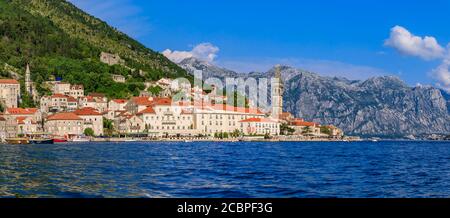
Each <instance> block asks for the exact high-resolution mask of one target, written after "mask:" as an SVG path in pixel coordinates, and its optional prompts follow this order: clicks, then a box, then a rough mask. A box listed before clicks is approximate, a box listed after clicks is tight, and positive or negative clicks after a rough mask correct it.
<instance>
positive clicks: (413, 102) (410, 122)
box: [180, 59, 450, 137]
mask: <svg viewBox="0 0 450 218" xmlns="http://www.w3.org/2000/svg"><path fill="white" fill-rule="evenodd" d="M181 63H183V64H180V66H181V67H183V68H184V69H186V70H187V71H188V72H190V73H193V72H194V71H195V70H203V71H205V73H204V78H208V77H212V76H215V77H217V78H220V79H221V80H222V81H223V78H224V77H225V76H236V77H240V78H248V77H254V78H271V77H273V76H274V74H275V68H272V69H270V70H269V71H267V72H265V73H258V72H253V73H250V74H239V73H236V72H234V71H232V70H228V69H225V68H221V67H217V66H214V65H212V64H210V63H206V62H202V61H194V60H192V59H191V60H189V61H186V62H183V61H182V62H181ZM280 69H281V73H282V79H283V80H284V83H285V93H284V102H285V104H284V110H285V111H288V112H291V113H292V114H293V115H295V116H297V117H301V118H304V119H306V120H311V121H314V122H318V123H322V124H333V125H336V126H338V127H340V128H342V129H343V130H344V131H346V132H347V133H348V134H353V135H360V136H381V137H405V136H408V135H417V136H420V135H423V134H435V133H437V134H448V133H450V95H449V94H448V93H445V92H444V91H442V90H440V89H437V88H434V87H410V86H408V85H407V84H406V83H405V82H403V81H402V80H401V79H400V78H398V77H396V76H380V77H373V78H369V79H367V80H364V81H360V80H349V79H346V78H340V77H328V76H321V75H319V74H317V73H312V72H308V71H305V70H300V69H296V68H293V67H289V66H281V67H280ZM224 72H225V74H223V73H224ZM205 75H206V76H205ZM224 75H225V76H224Z"/></svg>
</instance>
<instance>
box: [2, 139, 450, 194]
mask: <svg viewBox="0 0 450 218" xmlns="http://www.w3.org/2000/svg"><path fill="white" fill-rule="evenodd" d="M449 157H450V143H448V142H379V143H372V142H358V143H339V142H337V143H323V142H317V143H316V142H310V143H294V142H289V143H208V142H204V143H203V142H202V143H171V142H163V143H160V142H150V143H145V142H136V143H89V144H82V143H80V144H70V145H69V144H67V145H65V144H61V145H43V146H31V145H23V146H12V145H0V196H1V197H62V198H103V197H133V198H141V197H146V198H165V197H225V198H234V197H285V198H291V197H300V198H304V197H306V198H308V197H319V198H323V197H448V196H450V178H449V176H450V162H449V160H450V158H449Z"/></svg>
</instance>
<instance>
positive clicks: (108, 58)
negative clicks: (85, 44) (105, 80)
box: [100, 52, 125, 66]
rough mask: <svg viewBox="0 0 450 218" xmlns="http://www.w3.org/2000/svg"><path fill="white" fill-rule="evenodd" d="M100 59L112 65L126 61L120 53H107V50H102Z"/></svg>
mask: <svg viewBox="0 0 450 218" xmlns="http://www.w3.org/2000/svg"><path fill="white" fill-rule="evenodd" d="M100 61H101V62H103V63H105V64H108V65H110V66H112V65H116V64H121V65H122V64H125V61H124V60H122V58H120V56H119V55H117V54H110V53H106V52H102V53H101V54H100Z"/></svg>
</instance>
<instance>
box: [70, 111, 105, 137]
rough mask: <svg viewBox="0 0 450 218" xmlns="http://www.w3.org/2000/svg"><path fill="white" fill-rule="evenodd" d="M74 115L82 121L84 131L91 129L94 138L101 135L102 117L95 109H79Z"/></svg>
mask: <svg viewBox="0 0 450 218" xmlns="http://www.w3.org/2000/svg"><path fill="white" fill-rule="evenodd" d="M74 114H76V115H77V116H79V117H80V118H82V119H83V127H84V129H87V128H91V129H92V130H94V134H95V135H96V136H102V135H103V115H102V114H101V113H99V112H98V111H97V110H96V109H94V108H81V109H78V110H76V111H74ZM83 131H84V130H83Z"/></svg>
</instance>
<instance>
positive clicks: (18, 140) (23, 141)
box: [6, 138, 29, 145]
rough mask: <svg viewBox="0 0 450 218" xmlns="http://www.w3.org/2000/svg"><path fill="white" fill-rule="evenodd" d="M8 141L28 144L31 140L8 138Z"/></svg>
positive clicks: (16, 143) (14, 143) (15, 143)
mask: <svg viewBox="0 0 450 218" xmlns="http://www.w3.org/2000/svg"><path fill="white" fill-rule="evenodd" d="M6 142H7V143H8V144H11V145H27V144H29V141H28V139H27V138H8V139H6Z"/></svg>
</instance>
